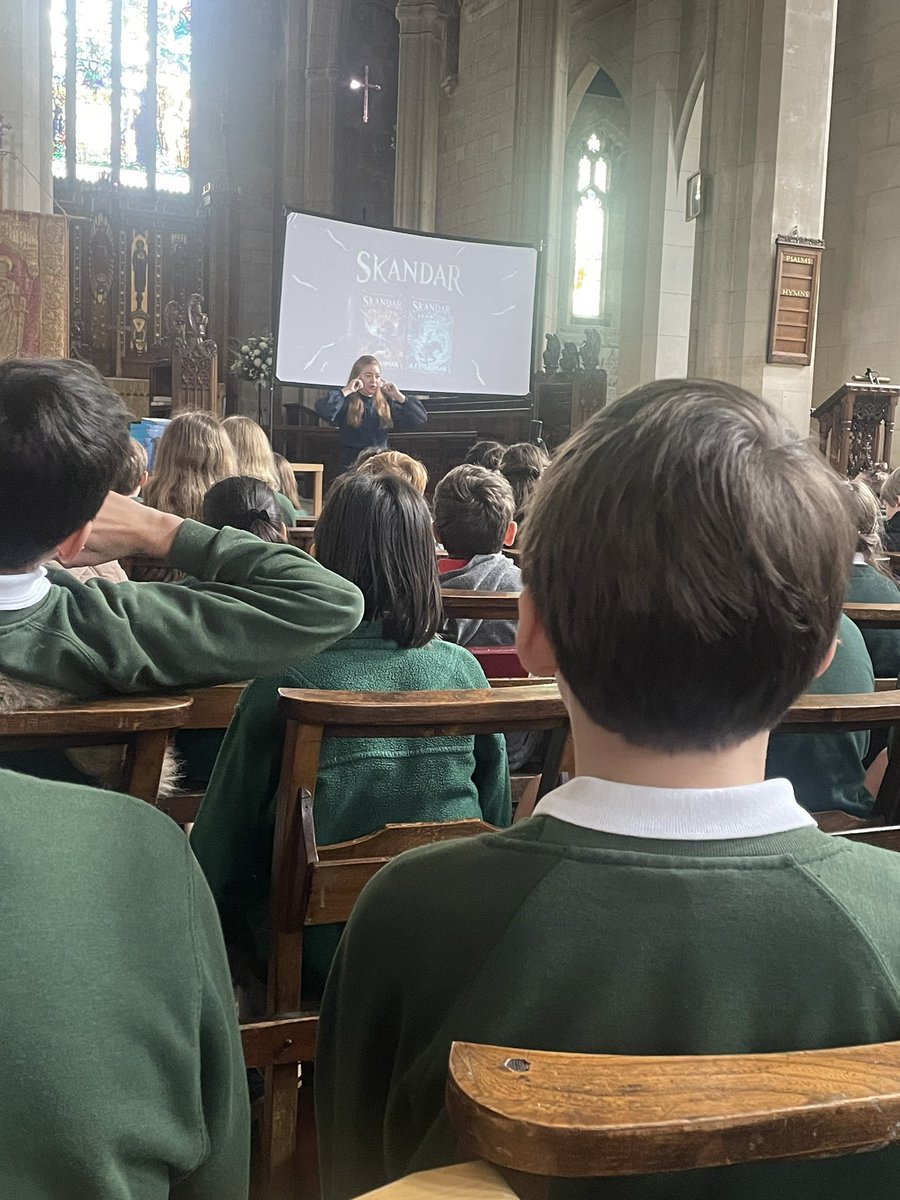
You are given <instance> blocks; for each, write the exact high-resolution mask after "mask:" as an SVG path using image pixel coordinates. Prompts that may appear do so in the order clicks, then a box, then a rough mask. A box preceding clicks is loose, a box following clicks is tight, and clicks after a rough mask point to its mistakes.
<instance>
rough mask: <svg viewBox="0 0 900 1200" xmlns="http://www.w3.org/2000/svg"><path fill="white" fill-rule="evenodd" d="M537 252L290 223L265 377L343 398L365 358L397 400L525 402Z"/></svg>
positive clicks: (298, 218)
mask: <svg viewBox="0 0 900 1200" xmlns="http://www.w3.org/2000/svg"><path fill="white" fill-rule="evenodd" d="M536 275H537V251H536V250H535V249H534V247H533V246H500V245H495V244H492V243H488V242H466V241H454V240H451V239H450V238H438V237H427V236H425V235H422V234H415V233H396V232H394V231H393V230H389V229H375V228H372V227H371V226H368V225H351V224H348V223H346V222H344V221H335V220H332V219H330V218H328V217H316V216H311V215H310V214H308V213H300V212H290V213H288V214H287V226H286V229H285V238H284V265H283V269H282V275H281V302H280V306H279V314H278V348H277V353H276V361H275V374H276V377H277V378H278V379H279V380H280V381H281V382H282V383H298V384H307V385H309V386H311V387H343V386H344V385H345V384H346V382H347V373H348V372H349V370H350V368H351V366H352V365H353V363H354V361H355V360H356V359H357V358H358V357H359V356H360V355H361V354H373V355H374V356H375V357H376V358H377V359H378V360H379V362H380V364H381V370H382V373H383V374H384V376H385V378H387V379H388V380H390V381H391V382H392V383H396V384H397V386H398V387H399V388H400V389H401V391H409V392H425V393H428V392H461V393H465V394H471V395H497V396H500V395H505V396H524V395H526V393H527V392H528V391H529V390H530V387H531V378H530V377H531V345H532V332H533V331H532V326H533V320H534V289H535V280H536Z"/></svg>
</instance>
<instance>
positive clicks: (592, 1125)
mask: <svg viewBox="0 0 900 1200" xmlns="http://www.w3.org/2000/svg"><path fill="white" fill-rule="evenodd" d="M447 1110H448V1112H449V1115H450V1120H451V1122H452V1123H453V1126H454V1128H455V1129H456V1132H457V1134H458V1135H459V1138H460V1141H461V1143H462V1148H463V1152H464V1153H466V1154H470V1155H472V1156H474V1157H478V1158H481V1159H484V1160H485V1161H487V1162H489V1163H492V1164H494V1165H495V1166H496V1167H498V1168H499V1169H500V1170H501V1171H502V1173H503V1174H504V1175H505V1177H506V1178H507V1179H508V1181H509V1182H510V1184H511V1185H512V1187H513V1189H514V1190H515V1191H516V1192H517V1193H518V1195H520V1196H523V1197H528V1198H529V1200H537V1197H545V1196H546V1195H547V1194H548V1191H549V1185H550V1182H551V1180H552V1179H554V1178H560V1177H564V1178H594V1177H604V1176H606V1177H610V1176H622V1175H640V1174H645V1173H647V1174H652V1173H655V1172H658V1171H687V1170H691V1169H693V1168H699V1167H718V1166H730V1165H732V1164H735V1163H746V1162H762V1161H767V1160H771V1159H786V1158H809V1157H828V1156H832V1155H838V1154H857V1153H859V1152H861V1151H864V1150H876V1149H880V1148H882V1147H884V1146H888V1145H891V1144H895V1143H897V1141H898V1140H900V1042H888V1043H885V1044H880V1045H872V1046H852V1047H849V1048H842V1049H829V1050H805V1051H796V1052H793V1053H787V1054H732V1055H703V1056H680V1055H673V1056H660V1057H655V1056H654V1057H637V1056H635V1057H630V1056H624V1055H617V1054H596V1055H595V1054H554V1053H550V1052H547V1051H535V1050H523V1049H511V1048H508V1047H502V1046H480V1045H473V1044H472V1043H468V1042H454V1043H453V1046H452V1047H451V1050H450V1062H449V1076H448V1081H447ZM685 1187H686V1190H685V1194H686V1195H687V1194H688V1193H689V1192H690V1184H689V1183H687V1184H686V1185H685Z"/></svg>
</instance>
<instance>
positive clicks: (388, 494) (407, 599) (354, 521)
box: [316, 471, 442, 647]
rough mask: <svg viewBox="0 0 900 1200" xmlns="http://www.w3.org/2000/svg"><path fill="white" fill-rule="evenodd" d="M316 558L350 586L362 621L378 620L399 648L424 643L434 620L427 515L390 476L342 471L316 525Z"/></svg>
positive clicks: (411, 491)
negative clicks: (360, 604)
mask: <svg viewBox="0 0 900 1200" xmlns="http://www.w3.org/2000/svg"><path fill="white" fill-rule="evenodd" d="M316 558H317V559H318V560H319V562H320V563H321V564H322V565H323V566H324V567H327V568H328V569H329V570H331V571H334V572H335V573H336V574H338V575H342V576H343V577H344V578H345V579H349V580H350V581H351V583H355V584H356V586H357V587H358V588H359V589H360V591H361V592H362V594H363V596H364V597H365V602H366V607H365V615H364V618H363V619H364V620H366V621H378V620H380V621H383V623H384V625H383V629H384V636H385V637H387V638H391V639H392V640H393V641H395V642H397V643H398V644H399V645H400V646H406V647H411V646H424V645H425V644H426V643H427V642H429V641H431V639H432V638H433V637H434V635H435V633H436V632H437V629H438V627H439V625H440V623H441V619H442V610H441V593H440V584H439V582H438V574H437V565H436V560H435V554H434V538H433V536H432V532H431V514H430V512H429V511H428V505H427V504H426V503H425V500H424V499H423V498H422V496H420V495H419V493H418V492H417V491H416V490H415V488H414V487H412V485H411V484H409V483H407V482H406V480H404V479H400V478H398V477H397V476H395V475H369V474H361V473H360V472H358V471H349V472H347V473H346V474H345V475H341V476H340V477H339V478H338V479H336V480H335V482H334V484H333V485H332V487H331V490H330V491H329V493H328V499H327V500H326V501H325V506H324V508H323V509H322V515H321V516H320V517H319V519H318V521H317V522H316Z"/></svg>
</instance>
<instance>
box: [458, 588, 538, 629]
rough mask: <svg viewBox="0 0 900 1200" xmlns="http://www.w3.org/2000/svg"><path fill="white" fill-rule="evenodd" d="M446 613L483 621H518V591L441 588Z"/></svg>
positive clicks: (459, 617)
mask: <svg viewBox="0 0 900 1200" xmlns="http://www.w3.org/2000/svg"><path fill="white" fill-rule="evenodd" d="M441 600H442V601H443V603H444V615H445V616H446V617H455V618H457V619H463V618H465V619H468V620H481V621H518V619H519V593H518V592H472V591H469V592H466V591H458V590H456V589H453V588H441Z"/></svg>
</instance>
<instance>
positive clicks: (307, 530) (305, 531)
mask: <svg viewBox="0 0 900 1200" xmlns="http://www.w3.org/2000/svg"><path fill="white" fill-rule="evenodd" d="M287 534H288V541H289V542H290V544H291V545H292V546H296V547H297V548H298V549H299V550H305V551H306V553H307V554H309V553H310V551H311V550H312V546H313V542H314V541H315V538H316V523H315V521H314V520H313V519H311V518H310V517H299V518H298V519H297V524H296V525H294V526H292V527H291V528H290V529H289V530H288V531H287Z"/></svg>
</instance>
